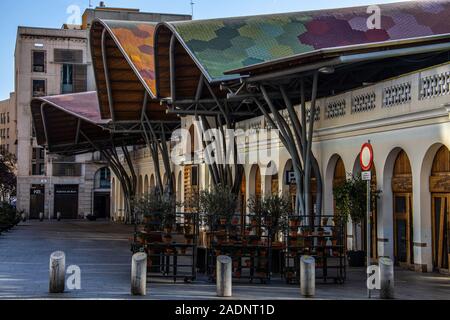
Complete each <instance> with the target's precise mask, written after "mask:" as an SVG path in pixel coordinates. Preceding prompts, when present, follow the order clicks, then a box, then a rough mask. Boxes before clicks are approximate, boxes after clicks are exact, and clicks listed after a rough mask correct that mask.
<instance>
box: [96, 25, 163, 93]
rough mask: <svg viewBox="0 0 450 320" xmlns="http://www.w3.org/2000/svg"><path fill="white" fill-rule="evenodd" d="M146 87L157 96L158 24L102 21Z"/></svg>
mask: <svg viewBox="0 0 450 320" xmlns="http://www.w3.org/2000/svg"><path fill="white" fill-rule="evenodd" d="M101 22H102V23H103V24H104V26H106V27H107V28H108V29H109V31H110V33H111V35H113V37H114V38H115V41H116V42H117V44H118V45H119V48H120V49H121V50H123V51H124V53H125V58H127V60H128V62H129V63H130V65H131V67H132V68H133V69H135V71H136V73H137V75H138V76H139V77H140V80H141V81H143V84H144V86H147V89H149V90H150V93H151V94H153V96H154V97H155V96H156V79H155V58H154V34H155V28H156V25H157V23H155V22H136V21H116V20H101Z"/></svg>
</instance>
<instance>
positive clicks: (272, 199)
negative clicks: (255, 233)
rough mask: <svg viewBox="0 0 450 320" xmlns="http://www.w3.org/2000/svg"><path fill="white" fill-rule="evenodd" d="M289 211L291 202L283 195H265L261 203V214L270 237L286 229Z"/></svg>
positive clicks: (290, 210) (290, 211)
mask: <svg viewBox="0 0 450 320" xmlns="http://www.w3.org/2000/svg"><path fill="white" fill-rule="evenodd" d="M291 213H292V206H291V203H290V201H289V199H287V198H285V197H282V196H279V195H271V196H268V197H265V198H264V199H263V201H262V203H261V214H262V217H263V220H264V221H265V224H266V225H267V226H268V228H269V232H270V236H271V237H272V238H273V237H274V236H276V235H277V234H278V233H279V232H281V231H283V230H285V229H286V227H287V225H288V220H289V216H290V215H291Z"/></svg>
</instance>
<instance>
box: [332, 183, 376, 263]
mask: <svg viewBox="0 0 450 320" xmlns="http://www.w3.org/2000/svg"><path fill="white" fill-rule="evenodd" d="M371 189H372V190H371V202H372V208H375V207H376V201H377V200H378V198H379V197H380V193H381V191H380V190H376V189H375V188H374V186H371ZM334 198H335V201H336V214H335V223H336V225H345V224H346V223H347V222H348V221H349V220H350V219H351V221H352V222H353V234H354V235H355V234H356V230H357V227H358V226H361V223H363V222H364V221H365V218H366V213H367V182H366V181H363V180H362V179H361V177H355V176H352V178H351V179H350V180H347V181H344V182H343V183H342V184H340V185H339V186H337V187H335V188H334ZM369 232H370V231H369ZM357 241H358V237H356V236H355V237H354V242H353V249H352V250H350V251H349V252H348V259H349V265H350V266H351V267H363V266H364V265H365V257H366V252H365V251H363V250H355V248H358V242H357Z"/></svg>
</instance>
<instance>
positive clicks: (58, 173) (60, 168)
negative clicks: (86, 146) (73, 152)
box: [53, 163, 81, 177]
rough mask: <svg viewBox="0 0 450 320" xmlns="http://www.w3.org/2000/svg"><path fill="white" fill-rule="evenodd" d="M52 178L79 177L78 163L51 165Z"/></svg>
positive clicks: (79, 166) (79, 168)
mask: <svg viewBox="0 0 450 320" xmlns="http://www.w3.org/2000/svg"><path fill="white" fill-rule="evenodd" d="M53 176H55V177H80V176H81V164H80V163H53Z"/></svg>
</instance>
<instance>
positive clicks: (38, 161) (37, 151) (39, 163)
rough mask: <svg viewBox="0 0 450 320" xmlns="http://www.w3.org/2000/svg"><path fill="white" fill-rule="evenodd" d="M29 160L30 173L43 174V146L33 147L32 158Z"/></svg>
mask: <svg viewBox="0 0 450 320" xmlns="http://www.w3.org/2000/svg"><path fill="white" fill-rule="evenodd" d="M31 162H32V163H31V170H32V172H31V174H32V175H33V176H43V175H45V151H44V149H43V148H33V159H32V160H31Z"/></svg>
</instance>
